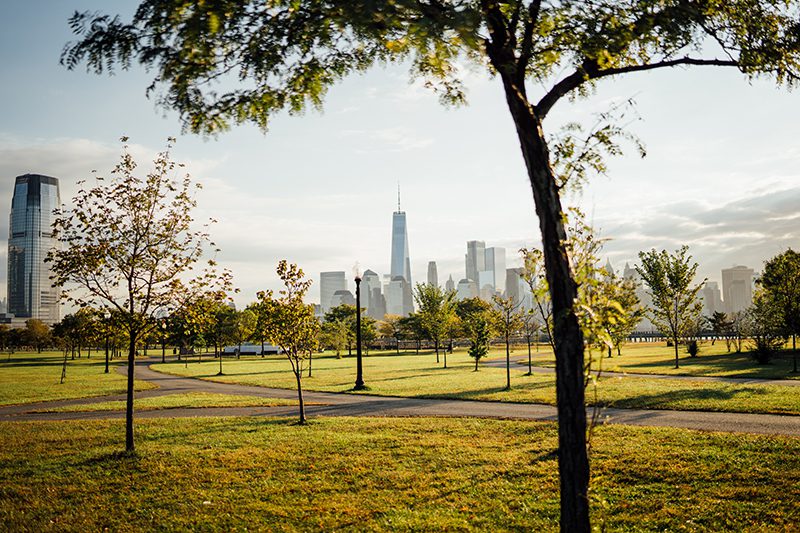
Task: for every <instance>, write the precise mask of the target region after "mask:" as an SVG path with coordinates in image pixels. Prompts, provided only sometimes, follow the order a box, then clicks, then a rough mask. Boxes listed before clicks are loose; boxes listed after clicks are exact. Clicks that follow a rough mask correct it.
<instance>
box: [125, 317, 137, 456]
mask: <svg viewBox="0 0 800 533" xmlns="http://www.w3.org/2000/svg"><path fill="white" fill-rule="evenodd" d="M130 335H131V338H130V344H129V346H128V394H127V401H126V403H125V451H126V452H128V453H133V451H134V446H133V369H134V365H135V363H136V334H135V333H133V332H131V334H130Z"/></svg>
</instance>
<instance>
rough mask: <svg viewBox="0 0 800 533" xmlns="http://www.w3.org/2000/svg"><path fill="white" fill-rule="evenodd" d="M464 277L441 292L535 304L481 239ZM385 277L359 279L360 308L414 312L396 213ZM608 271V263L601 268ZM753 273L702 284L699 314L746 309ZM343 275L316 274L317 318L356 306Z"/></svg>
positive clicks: (377, 315)
mask: <svg viewBox="0 0 800 533" xmlns="http://www.w3.org/2000/svg"><path fill="white" fill-rule="evenodd" d="M464 263H465V269H464V273H465V276H464V278H462V279H460V280H459V281H458V282H457V283H456V282H455V281H454V280H453V276H452V275H451V276H450V277H449V278H448V279H447V281H446V282H445V283H444V288H445V290H447V291H454V292H455V293H456V299H458V300H463V299H466V298H475V297H479V298H481V299H483V300H485V301H487V302H490V301H491V299H492V296H494V295H500V296H504V297H506V298H512V299H513V300H514V301H515V302H516V303H518V304H519V306H520V308H521V309H524V310H531V309H534V306H535V302H534V300H533V296H532V295H531V292H530V289H529V287H528V285H527V284H526V283H525V282H524V280H523V279H522V269H521V268H506V249H505V248H501V247H496V246H495V247H489V248H487V247H486V243H485V242H484V241H467V250H466V254H465V256H464ZM390 264H391V267H390V273H389V274H385V275H383V276H381V275H379V274H378V273H376V272H374V271H372V270H366V271H364V272H363V274H361V273H357V274H356V275H360V279H361V282H360V300H361V302H360V303H361V307H362V308H363V309H364V310H365V312H366V314H367V315H368V316H371V317H372V318H374V319H376V320H381V319H383V317H384V316H385V315H387V314H390V315H400V316H407V315H409V314H410V313H412V312H414V298H413V287H414V285H413V281H412V278H411V260H410V256H409V251H408V227H407V225H406V213H405V212H404V211H402V210H401V209H400V202H399V199H398V204H397V211H395V212H394V214H393V215H392V247H391V262H390ZM605 268H606V270H607V271H608V272H609V273H612V274H613V273H614V269H613V267H612V265H611V264H610V263H607V264H606V266H605ZM622 277H623V278H628V279H634V280H635V281H636V282H637V296H638V297H639V301H640V302H641V304H642V305H643V306H645V307H647V306H649V305H651V303H652V301H651V299H650V296H649V295H648V294H647V291H646V290H645V288H644V287H643V286H642V283H641V281H640V279H639V275H638V273H637V272H636V270H635V269H634V268H631V266H630V265H629V264H628V263H626V264H625V267H624V269H623V271H622ZM755 279H756V277H755V272H754V271H753V269H751V268H748V267H745V266H735V267H732V268H727V269H723V270H722V291H720V288H719V284H718V283H717V282H714V281H708V282H706V283H705V284H704V285H703V288H702V290H701V293H700V298H701V299H702V300H703V315H704V316H708V317H710V316H711V315H713V314H714V313H715V312H723V313H727V314H733V313H737V312H740V311H744V310H745V309H747V308H748V307H749V306H750V305H751V304H752V302H753V288H754V283H755ZM426 283H428V284H431V285H436V286H440V284H439V277H438V269H437V266H436V262H435V261H430V262H429V263H428V272H427V279H426ZM348 284H349V283H348V276H347V273H346V272H345V271H343V270H340V271H330V272H321V273H320V277H319V287H320V304H319V305H318V306H317V314H318V315H319V316H323V315H324V314H325V313H326V312H328V311H330V310H331V309H332V308H334V307H337V306H339V305H342V304H348V305H356V299H355V296H354V294H353V292H352V291H350V290H349V289H348ZM654 329H655V327H654V326H653V324H652V323H651V322H650V321H649V320H648V319H647V318H644V319H643V320H642V321H641V322H640V324H639V326H638V327H637V330H639V331H652V330H654Z"/></svg>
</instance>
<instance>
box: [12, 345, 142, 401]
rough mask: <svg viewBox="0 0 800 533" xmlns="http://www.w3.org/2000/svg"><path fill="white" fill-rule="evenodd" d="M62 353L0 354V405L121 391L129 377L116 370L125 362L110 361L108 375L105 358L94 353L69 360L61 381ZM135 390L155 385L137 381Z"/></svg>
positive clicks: (83, 396) (123, 390) (122, 391)
mask: <svg viewBox="0 0 800 533" xmlns="http://www.w3.org/2000/svg"><path fill="white" fill-rule="evenodd" d="M62 362H63V355H62V354H60V353H58V352H44V353H41V354H37V353H22V352H20V353H16V354H13V355H9V354H3V355H2V356H0V405H10V404H20V403H31V402H44V401H53V400H68V399H72V398H88V397H92V396H106V395H109V394H122V393H124V392H125V390H126V378H125V376H123V375H122V374H120V373H119V372H117V371H116V367H117V366H119V365H124V363H123V362H122V361H120V360H119V359H118V360H115V361H114V362H112V363H111V365H110V368H109V373H108V374H105V373H104V371H105V359H104V358H103V355H102V354H99V353H97V354H95V355H93V357H92V358H91V359H88V358H86V356H85V355H84V357H82V358H80V359H75V360H74V361H73V360H67V376H66V379H65V380H64V383H60V380H61V364H62ZM134 387H135V389H136V390H147V389H152V388H155V385H151V384H150V383H147V382H144V381H138V380H137V381H136V382H135V383H134Z"/></svg>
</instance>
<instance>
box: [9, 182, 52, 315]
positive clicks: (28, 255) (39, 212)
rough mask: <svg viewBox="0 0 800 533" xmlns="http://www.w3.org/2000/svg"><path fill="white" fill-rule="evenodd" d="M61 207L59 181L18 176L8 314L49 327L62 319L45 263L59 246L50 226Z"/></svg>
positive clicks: (13, 204) (11, 228)
mask: <svg viewBox="0 0 800 533" xmlns="http://www.w3.org/2000/svg"><path fill="white" fill-rule="evenodd" d="M60 205H61V196H60V194H59V189H58V179H56V178H51V177H49V176H40V175H38V174H25V175H24V176H17V179H16V182H15V184H14V196H13V198H12V200H11V215H10V217H9V218H10V223H9V229H8V288H7V290H8V312H9V313H10V314H13V315H15V316H18V317H23V318H28V317H29V318H38V319H39V320H41V321H42V322H45V323H46V324H54V323H56V322H58V321H59V320H60V319H61V316H60V310H59V305H58V289H57V288H55V287H53V284H52V282H51V281H50V276H51V274H52V271H51V269H50V267H49V266H48V264H46V263H45V262H44V259H45V257H46V256H47V252H48V251H50V250H51V249H52V248H56V247H57V246H58V241H57V240H56V239H55V238H53V233H52V229H51V224H52V223H53V220H54V219H55V215H53V210H54V209H56V208H58V207H59V206H60Z"/></svg>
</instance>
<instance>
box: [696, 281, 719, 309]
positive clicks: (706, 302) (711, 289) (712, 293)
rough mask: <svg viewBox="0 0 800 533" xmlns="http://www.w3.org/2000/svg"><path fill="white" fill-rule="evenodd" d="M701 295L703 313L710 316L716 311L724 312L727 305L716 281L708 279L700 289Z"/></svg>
mask: <svg viewBox="0 0 800 533" xmlns="http://www.w3.org/2000/svg"><path fill="white" fill-rule="evenodd" d="M700 297H701V298H702V300H703V315H704V316H708V317H710V316H711V315H713V314H714V313H724V312H725V306H724V305H723V303H722V297H721V296H720V292H719V285H718V284H717V282H716V281H707V282H705V284H703V288H702V289H701V290H700Z"/></svg>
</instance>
